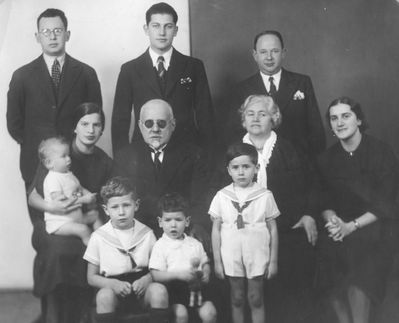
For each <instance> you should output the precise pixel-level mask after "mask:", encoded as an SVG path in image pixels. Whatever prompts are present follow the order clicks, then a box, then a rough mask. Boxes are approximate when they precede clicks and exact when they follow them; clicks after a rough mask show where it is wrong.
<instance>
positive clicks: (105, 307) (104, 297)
mask: <svg viewBox="0 0 399 323" xmlns="http://www.w3.org/2000/svg"><path fill="white" fill-rule="evenodd" d="M117 305H118V297H117V296H116V294H115V293H114V291H113V290H112V289H111V288H101V289H100V290H99V291H98V292H97V295H96V311H97V313H98V314H104V313H113V312H115V309H116V306H117Z"/></svg>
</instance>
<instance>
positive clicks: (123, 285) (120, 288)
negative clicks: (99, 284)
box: [111, 279, 132, 297]
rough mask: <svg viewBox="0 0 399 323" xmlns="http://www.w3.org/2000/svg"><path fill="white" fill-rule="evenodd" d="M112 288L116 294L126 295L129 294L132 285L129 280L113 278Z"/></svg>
mask: <svg viewBox="0 0 399 323" xmlns="http://www.w3.org/2000/svg"><path fill="white" fill-rule="evenodd" d="M111 288H112V290H113V291H114V293H115V294H116V295H119V296H122V297H126V296H128V295H130V294H131V292H132V286H131V285H130V283H129V282H124V281H121V280H118V279H115V280H114V281H113V282H112V285H111Z"/></svg>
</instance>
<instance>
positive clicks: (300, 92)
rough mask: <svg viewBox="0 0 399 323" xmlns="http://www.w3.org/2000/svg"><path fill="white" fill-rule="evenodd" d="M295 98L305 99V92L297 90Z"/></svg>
mask: <svg viewBox="0 0 399 323" xmlns="http://www.w3.org/2000/svg"><path fill="white" fill-rule="evenodd" d="M293 99H294V100H303V99H305V93H303V92H302V91H299V90H298V91H296V92H295V94H294V97H293Z"/></svg>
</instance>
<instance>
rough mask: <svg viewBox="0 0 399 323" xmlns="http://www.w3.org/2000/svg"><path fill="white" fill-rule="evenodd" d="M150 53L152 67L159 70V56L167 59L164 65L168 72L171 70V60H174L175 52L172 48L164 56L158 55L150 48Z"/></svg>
mask: <svg viewBox="0 0 399 323" xmlns="http://www.w3.org/2000/svg"><path fill="white" fill-rule="evenodd" d="M148 52H149V53H150V57H151V60H152V65H153V66H154V67H155V68H158V62H157V60H158V57H159V56H163V58H164V59H165V62H164V63H163V65H164V67H165V69H166V70H168V69H169V65H170V59H171V58H172V52H173V47H171V48H170V49H169V50H168V51H167V52H165V53H163V54H162V55H159V54H158V53H155V51H154V50H153V49H152V48H151V47H149V48H148Z"/></svg>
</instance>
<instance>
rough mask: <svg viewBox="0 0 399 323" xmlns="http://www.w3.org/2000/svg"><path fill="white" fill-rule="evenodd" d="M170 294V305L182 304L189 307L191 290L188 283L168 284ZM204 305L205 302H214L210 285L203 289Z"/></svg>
mask: <svg viewBox="0 0 399 323" xmlns="http://www.w3.org/2000/svg"><path fill="white" fill-rule="evenodd" d="M166 288H167V289H168V294H169V304H170V305H173V304H182V305H184V306H186V307H189V304H190V289H189V286H188V284H187V283H186V282H183V281H173V282H170V283H168V284H166ZM201 294H202V303H204V302H205V301H212V299H211V298H212V295H211V292H210V284H207V285H203V286H202V287H201Z"/></svg>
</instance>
